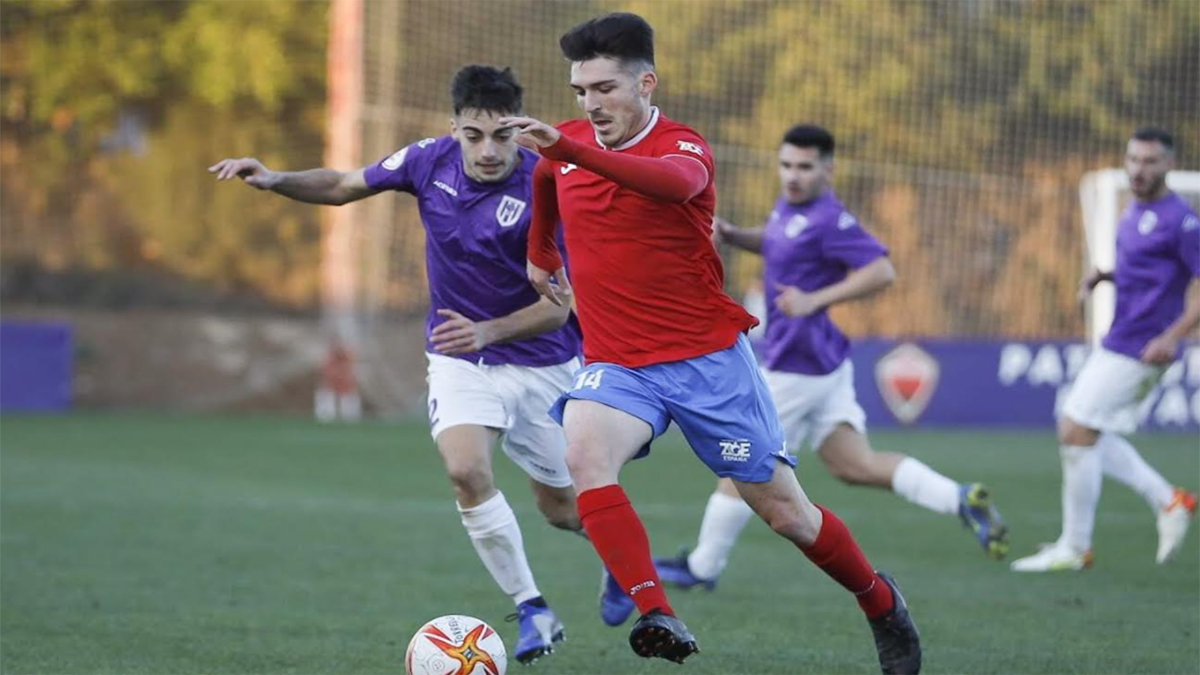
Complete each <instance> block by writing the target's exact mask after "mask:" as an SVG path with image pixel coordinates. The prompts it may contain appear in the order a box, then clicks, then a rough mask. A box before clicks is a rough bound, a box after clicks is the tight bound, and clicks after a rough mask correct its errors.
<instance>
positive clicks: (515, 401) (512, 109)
mask: <svg viewBox="0 0 1200 675" xmlns="http://www.w3.org/2000/svg"><path fill="white" fill-rule="evenodd" d="M521 93H522V90H521V86H520V85H519V84H518V83H517V81H516V79H515V78H514V77H513V74H512V72H511V71H509V70H508V69H504V70H497V69H495V68H491V67H487V66H478V65H475V66H467V67H465V68H463V69H462V70H460V71H459V72H458V74H457V75H455V77H454V81H453V84H452V86H451V98H452V99H453V109H454V116H453V118H452V119H451V122H450V130H451V134H450V135H449V136H442V137H440V138H427V139H425V140H422V141H418V142H417V143H414V144H412V145H409V146H407V147H405V148H402V149H401V150H399V151H397V152H396V153H395V154H392V155H391V156H389V157H387V158H385V159H383V160H381V161H380V162H378V163H376V164H372V165H371V166H368V167H365V168H362V169H358V170H356V171H345V172H343V171H335V170H332V169H312V170H309V171H300V172H278V171H271V170H269V169H267V168H266V167H265V166H263V165H262V164H261V163H260V162H259V161H258V160H256V159H253V158H244V159H226V160H222V161H220V162H218V163H217V164H215V165H214V166H212V167H211V168H210V169H209V171H211V172H214V173H216V174H217V179H218V180H228V179H230V178H234V177H238V178H241V179H242V180H243V181H245V182H246V183H247V184H249V185H252V186H254V187H256V188H259V189H263V190H271V191H273V192H277V193H279V194H281V195H284V196H286V197H290V198H292V199H296V200H299V201H304V202H311V203H316V204H333V205H340V204H345V203H347V202H352V201H355V200H358V199H363V198H364V197H369V196H371V195H375V194H378V193H380V192H383V191H385V190H398V191H401V192H407V193H409V194H412V195H414V196H415V197H416V198H417V200H418V204H419V208H420V213H421V221H422V222H423V223H424V226H425V230H426V234H427V236H426V249H425V258H426V274H427V275H428V279H429V291H430V295H431V303H430V308H429V316H428V318H427V320H426V338H427V341H426V349H425V351H426V356H427V357H428V360H429V370H428V382H429V418H430V425H431V427H432V434H433V438H434V441H435V442H436V444H437V448H438V451H439V452H440V453H441V455H442V460H443V461H444V462H445V465H446V472H447V474H449V477H450V481H451V483H452V484H453V486H454V493H455V498H456V500H457V503H458V511H459V513H460V515H461V517H462V523H463V526H464V527H466V529H467V533H468V534H469V535H470V537H471V542H472V544H473V545H474V546H475V550H476V552H477V553H478V554H479V558H480V559H481V560H482V561H483V564H484V566H485V567H487V569H488V571H489V572H490V573H491V575H492V578H493V579H495V581H496V583H497V585H499V586H500V588H501V589H502V590H503V591H504V592H505V593H506V594H507V595H508V596H509V597H510V598H512V600H513V602H514V603H515V604H516V606H517V613H516V618H517V620H518V625H519V633H520V636H519V639H518V641H517V645H516V649H515V655H516V658H517V660H518V661H521V662H523V663H528V662H531V661H533V660H535V659H537V658H538V657H540V656H542V655H543V654H546V653H549V652H551V651H553V648H554V643H556V642H558V641H560V640H562V639H563V627H562V623H561V622H560V621H559V620H558V617H557V616H556V615H555V613H554V612H553V611H552V610H551V609H550V608H549V607H548V606H547V605H546V602H545V600H543V599H542V596H541V593H540V592H539V591H538V587H537V584H536V583H534V579H533V573H532V571H531V570H530V567H529V563H528V561H527V560H526V557H525V549H524V545H523V544H522V538H521V530H520V527H519V526H518V525H517V520H516V516H515V515H514V514H513V510H512V508H511V507H509V505H508V502H507V501H505V498H504V494H503V493H501V492H500V491H499V490H497V489H496V486H495V483H494V481H493V477H492V456H491V455H492V448H493V446H494V445H495V444H496V441H497V440H498V439H502V444H501V447H502V448H503V449H504V452H505V454H507V455H508V456H509V458H510V459H512V460H513V461H514V462H515V463H516V464H517V465H518V466H520V467H521V468H522V469H523V470H524V471H525V472H526V473H527V474H529V477H530V479H531V480H530V485H531V486H532V488H533V492H534V495H535V496H536V497H537V504H538V508H539V509H540V510H541V511H542V513H543V515H545V517H546V519H547V520H548V521H549V522H550V524H552V525H554V526H555V527H559V528H562V529H566V530H571V531H574V532H582V528H581V526H580V523H579V516H578V511H577V507H576V504H575V490H574V488H573V486H572V483H571V477H570V473H569V472H568V470H567V465H566V437H565V436H564V435H563V432H562V429H561V428H560V427H559V426H558V424H556V423H555V422H554V421H553V420H552V419H550V416H549V414H548V413H547V411H548V410H549V409H550V406H551V405H552V404H553V403H554V402H555V400H557V399H558V397H559V395H560V394H562V392H563V391H566V390H567V389H570V386H571V382H572V375H573V373H574V372H575V370H576V369H577V368H579V366H580V361H579V358H578V354H579V353H580V336H579V332H578V328H577V327H576V324H575V323H574V322H573V320H570V316H569V315H570V309H569V303H565V305H564V306H561V307H560V306H557V305H556V304H555V303H552V302H550V301H549V300H548V299H546V298H542V297H540V296H539V294H538V292H537V291H536V290H535V289H534V288H533V287H532V286H530V285H529V282H528V280H527V279H526V274H525V251H526V248H527V236H528V230H529V223H530V216H531V214H532V209H530V208H529V204H530V201H531V194H532V191H531V177H532V175H533V168H534V166H536V165H537V161H538V157H537V155H536V154H534V153H532V152H530V151H528V150H525V149H523V148H520V147H519V146H518V145H517V143H516V141H515V139H514V136H515V135H516V132H515V130H513V129H511V128H508V127H505V126H501V125H500V123H499V121H498V120H499V119H500V118H501V117H502V116H504V115H514V114H521V111H522V104H521Z"/></svg>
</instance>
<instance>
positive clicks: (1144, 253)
mask: <svg viewBox="0 0 1200 675" xmlns="http://www.w3.org/2000/svg"><path fill="white" fill-rule="evenodd" d="M1197 276H1200V218H1197V217H1196V212H1195V211H1193V210H1192V208H1191V207H1190V206H1188V203H1187V202H1186V201H1184V200H1183V198H1181V197H1180V196H1179V195H1177V194H1175V193H1170V194H1168V195H1167V196H1166V197H1163V198H1162V199H1159V200H1158V201H1154V202H1149V203H1143V202H1139V201H1137V200H1134V201H1133V202H1131V203H1130V204H1129V208H1127V209H1125V213H1123V214H1122V215H1121V221H1120V222H1119V223H1118V224H1117V265H1116V267H1115V268H1114V269H1113V280H1114V281H1115V282H1116V285H1117V308H1116V311H1115V313H1114V318H1113V323H1112V328H1110V329H1109V331H1108V335H1106V336H1104V341H1103V344H1104V348H1105V349H1108V350H1110V351H1114V352H1117V353H1119V354H1124V355H1126V356H1131V357H1133V358H1135V359H1137V358H1141V355H1142V350H1143V349H1145V347H1146V343H1148V342H1150V340H1152V339H1154V338H1155V337H1157V336H1158V335H1160V334H1161V333H1162V332H1163V331H1165V330H1166V329H1167V328H1168V327H1170V325H1171V324H1173V323H1175V321H1177V320H1178V319H1179V317H1180V316H1181V315H1182V314H1183V303H1184V297H1185V296H1186V295H1187V287H1188V284H1189V283H1190V282H1191V280H1192V278H1194V277H1197Z"/></svg>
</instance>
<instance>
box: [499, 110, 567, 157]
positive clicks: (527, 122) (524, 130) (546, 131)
mask: <svg viewBox="0 0 1200 675" xmlns="http://www.w3.org/2000/svg"><path fill="white" fill-rule="evenodd" d="M497 121H498V122H499V123H500V124H502V125H504V126H506V127H512V128H514V129H516V130H517V143H520V144H521V145H523V146H525V147H526V148H529V149H530V150H533V151H535V152H536V151H537V150H538V149H539V148H548V147H550V146H551V145H554V144H555V143H557V142H558V139H560V138H562V132H560V131H559V130H558V129H555V128H554V127H552V126H550V125H549V124H546V123H545V122H542V121H540V120H536V119H534V118H532V117H501V118H500V119H499V120H497Z"/></svg>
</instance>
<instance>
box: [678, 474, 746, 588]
mask: <svg viewBox="0 0 1200 675" xmlns="http://www.w3.org/2000/svg"><path fill="white" fill-rule="evenodd" d="M752 517H754V509H752V508H750V505H749V504H747V503H746V502H744V501H742V499H741V498H740V497H730V496H729V495H727V494H725V493H723V492H714V493H712V495H711V496H710V497H709V498H708V506H706V507H704V520H703V521H701V522H700V538H699V539H698V540H697V542H696V550H694V551H692V553H691V555H689V556H688V568H689V569H690V570H691V571H692V574H694V575H696V576H697V577H700V578H701V579H716V578H717V577H718V576H720V575H721V572H722V571H723V570H724V569H725V564H726V563H728V562H729V552H730V551H732V550H733V545H734V544H735V543H737V539H738V535H740V534H741V533H742V530H743V529H744V528H745V527H746V523H748V522H750V519H751V518H752Z"/></svg>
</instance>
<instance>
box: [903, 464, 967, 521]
mask: <svg viewBox="0 0 1200 675" xmlns="http://www.w3.org/2000/svg"><path fill="white" fill-rule="evenodd" d="M892 492H895V493H896V494H898V495H900V496H901V497H904V498H905V499H907V500H908V501H910V502H912V503H914V504H916V505H918V506H924V507H925V508H927V509H929V510H931V511H937V512H938V513H949V514H955V513H958V483H955V482H954V481H952V480H950V479H949V478H946V477H945V476H943V475H942V474H940V473H938V472H936V471H934V470H933V469H931V468H929V467H928V466H926V465H925V464H924V463H923V462H921V461H920V460H916V459H913V458H912V457H905V458H904V459H902V460H900V463H899V464H897V465H896V472H895V473H894V474H892Z"/></svg>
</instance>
